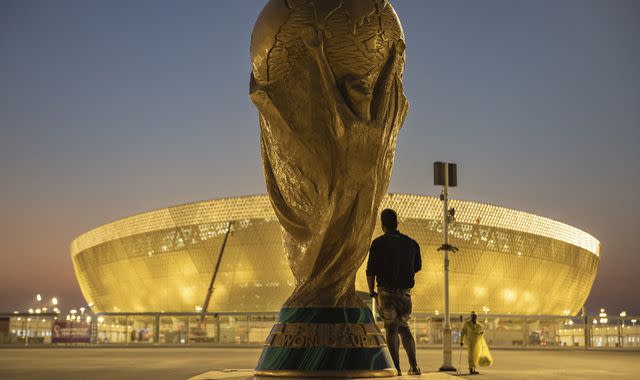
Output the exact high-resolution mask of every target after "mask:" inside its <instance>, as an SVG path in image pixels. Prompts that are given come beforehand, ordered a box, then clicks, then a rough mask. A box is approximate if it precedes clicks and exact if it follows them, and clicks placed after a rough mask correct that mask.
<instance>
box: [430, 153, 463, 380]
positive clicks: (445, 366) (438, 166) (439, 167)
mask: <svg viewBox="0 0 640 380" xmlns="http://www.w3.org/2000/svg"><path fill="white" fill-rule="evenodd" d="M456 172H457V165H456V164H453V163H448V162H434V163H433V182H434V185H441V186H442V193H441V195H440V199H441V200H442V207H443V235H444V236H443V237H444V244H442V246H441V247H440V248H438V251H444V328H443V331H442V366H440V371H456V368H455V367H454V366H453V360H452V353H451V318H450V315H449V252H456V251H457V250H458V249H457V248H456V247H453V246H451V245H450V244H449V222H450V221H451V220H452V219H453V216H454V214H455V210H453V209H451V210H450V209H449V186H451V187H454V186H457V182H458V181H457V176H456Z"/></svg>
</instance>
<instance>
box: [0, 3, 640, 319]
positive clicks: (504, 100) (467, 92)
mask: <svg viewBox="0 0 640 380" xmlns="http://www.w3.org/2000/svg"><path fill="white" fill-rule="evenodd" d="M264 3H265V1H262V0H224V1H223V0H215V1H213V0H210V1H159V0H154V1H86V0H79V1H65V0H60V1H55V2H54V1H24V0H16V1H11V0H9V1H7V0H3V1H1V2H0V178H1V179H2V182H1V183H2V187H1V188H0V210H1V218H0V241H2V247H1V248H0V311H13V310H25V309H26V308H28V307H29V306H30V305H32V304H33V303H34V301H35V294H36V293H41V294H42V295H43V297H45V298H50V297H52V296H57V297H58V298H59V299H60V300H61V303H62V305H63V307H64V308H68V307H71V306H74V307H79V306H82V305H83V304H84V300H83V298H82V295H81V293H80V290H79V287H78V285H77V282H76V279H75V275H74V273H73V267H72V264H71V258H70V254H69V244H70V242H71V241H72V240H73V239H74V238H75V237H77V236H78V235H80V234H82V233H83V232H86V231H87V230H89V229H92V228H94V227H97V226H99V225H102V224H104V223H107V222H110V221H113V220H115V219H119V218H123V217H126V216H129V215H132V214H135V213H138V212H142V211H147V210H151V209H156V208H161V207H166V206H169V205H176V204H181V203H186V202H192V201H197V200H204V199H211V198H219V197H226V196H238V195H245V194H260V193H265V192H266V189H265V185H264V181H263V177H262V168H261V162H260V155H259V140H258V137H259V129H258V121H257V111H256V110H255V108H254V106H253V105H252V104H251V102H250V101H249V98H248V85H249V73H250V70H251V68H250V61H249V40H250V35H251V30H252V27H253V23H254V21H255V19H256V17H257V16H258V14H259V12H260V10H261V9H262V6H263V5H264ZM391 3H392V4H393V5H394V7H395V9H396V11H397V13H398V15H399V17H400V19H401V21H402V24H403V26H404V31H405V34H406V41H407V64H406V72H405V77H404V86H405V92H406V94H407V97H408V98H409V101H410V103H411V109H410V110H409V114H408V116H407V120H406V122H405V124H404V128H403V130H402V131H401V133H400V136H399V139H398V146H397V155H396V162H395V167H394V172H393V177H392V181H391V186H390V189H389V190H390V191H391V192H402V193H417V194H428V195H437V194H438V192H439V189H438V188H436V187H434V186H433V185H432V171H431V170H432V169H431V165H432V162H433V161H439V160H444V161H453V162H457V163H458V165H459V171H460V174H459V176H460V177H459V181H460V186H459V187H458V188H456V189H454V190H453V191H452V197H454V198H458V199H466V200H473V201H479V202H487V203H492V204H497V205H501V206H505V207H510V208H515V209H518V210H525V211H530V212H533V213H535V214H538V215H542V216H545V217H549V218H552V219H556V220H559V221H562V222H565V223H567V224H570V225H572V226H575V227H578V228H580V229H582V230H584V231H587V232H589V233H590V234H592V235H593V236H595V237H596V238H597V239H599V240H600V242H601V244H602V247H601V262H600V267H599V270H598V275H597V279H596V282H595V284H594V287H593V290H592V292H591V296H590V297H589V300H588V301H587V309H588V311H590V312H591V313H594V312H596V309H597V308H600V307H605V308H607V311H608V312H609V313H611V314H617V313H618V312H620V311H621V310H627V311H628V312H630V313H631V312H633V313H640V296H639V295H638V294H640V293H639V291H638V289H640V249H638V247H639V244H640V222H639V221H638V220H639V218H640V43H639V42H638V41H639V40H640V2H638V1H634V0H628V1H624V0H616V1H610V0H599V1H589V0H538V1H528V2H525V1H510V0H504V1H454V0H442V1H427V0H395V1H391Z"/></svg>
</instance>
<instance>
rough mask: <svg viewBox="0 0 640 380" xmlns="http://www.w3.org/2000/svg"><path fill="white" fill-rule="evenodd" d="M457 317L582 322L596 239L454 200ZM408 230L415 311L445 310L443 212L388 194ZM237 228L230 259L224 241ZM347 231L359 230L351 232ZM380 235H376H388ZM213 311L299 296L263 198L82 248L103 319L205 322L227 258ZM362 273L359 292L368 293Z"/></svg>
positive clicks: (129, 227)
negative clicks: (417, 266)
mask: <svg viewBox="0 0 640 380" xmlns="http://www.w3.org/2000/svg"><path fill="white" fill-rule="evenodd" d="M451 206H452V207H455V209H456V213H455V216H456V219H457V220H456V222H455V223H453V225H452V226H451V227H450V234H451V235H450V242H451V244H453V245H455V246H457V247H458V248H459V249H460V251H459V252H458V253H455V254H452V255H451V266H450V269H451V272H450V299H451V311H452V314H457V313H464V314H466V313H468V312H470V311H471V310H476V311H477V312H479V313H481V312H483V311H484V312H485V313H487V312H489V313H491V314H494V315H496V314H498V315H499V314H505V315H506V314H511V315H556V316H558V315H575V314H576V313H578V311H579V310H580V308H581V307H582V305H583V304H584V302H585V300H586V298H587V296H588V295H589V292H590V290H591V286H592V284H593V281H594V279H595V276H596V271H597V268H598V263H599V261H600V257H599V250H600V243H599V242H598V240H596V239H595V238H594V237H593V236H591V235H589V234H587V233H585V232H583V231H581V230H579V229H576V228H574V227H571V226H568V225H566V224H564V223H560V222H557V221H554V220H551V219H548V218H544V217H540V216H536V215H533V214H530V213H526V212H521V211H516V210H512V209H507V208H504V207H498V206H492V205H487V204H481V203H475V202H468V201H456V200H454V201H452V202H451ZM386 207H390V208H393V209H395V210H396V211H397V212H398V216H399V218H400V230H401V231H402V232H405V233H407V234H409V235H411V236H412V237H414V238H415V239H416V240H417V241H418V243H419V244H420V246H421V247H422V258H423V271H422V272H420V273H419V274H418V275H417V276H416V287H415V289H414V296H413V300H414V312H415V313H424V314H432V315H433V314H438V313H439V311H441V310H442V307H443V270H442V269H443V268H442V266H443V254H442V253H441V252H438V251H436V249H437V248H438V247H439V246H440V244H441V242H442V204H441V202H440V201H439V200H438V199H437V198H434V197H428V196H420V195H407V194H389V195H388V196H387V197H385V199H384V201H383V202H382V206H381V209H382V208H386ZM229 227H230V231H231V232H230V234H229V237H228V241H227V244H226V246H225V249H224V250H221V246H222V242H223V240H224V237H225V235H226V233H227V230H228V229H229ZM345 228H349V226H345ZM381 233H382V232H381V230H380V227H379V225H378V226H377V227H376V232H375V233H374V236H373V237H375V236H377V235H379V234H381ZM219 255H222V258H221V260H220V266H219V272H218V275H217V278H216V281H215V283H214V290H213V295H212V297H211V302H210V304H209V308H208V311H209V312H243V313H252V312H276V311H278V310H279V309H280V306H281V304H282V303H283V301H284V300H285V299H286V298H287V297H288V296H289V295H290V294H291V292H292V290H293V288H294V279H293V276H292V274H291V271H290V269H289V266H288V264H287V260H286V258H285V254H284V252H283V249H282V245H281V240H280V226H279V224H278V221H277V219H276V217H275V214H274V212H273V209H272V208H271V205H270V203H269V199H268V197H267V196H265V195H259V196H245V197H237V198H226V199H216V200H210V201H204V202H197V203H190V204H186V205H180V206H174V207H168V208H164V209H160V210H156V211H150V212H145V213H142V214H138V215H134V216H131V217H128V218H125V219H121V220H118V221H115V222H113V223H109V224H106V225H103V226H101V227H98V228H96V229H94V230H91V231H89V232H87V233H85V234H83V235H81V236H79V237H78V238H77V239H75V240H74V241H73V243H72V244H71V257H72V260H73V266H74V268H75V272H76V276H77V278H78V282H79V284H80V288H81V289H82V292H83V294H84V296H85V298H86V300H87V303H88V304H90V305H93V306H92V309H93V311H94V312H98V313H100V312H118V313H129V312H135V313H140V312H166V313H172V312H195V311H197V310H198V308H199V307H202V305H203V303H204V299H205V297H206V293H207V289H208V287H209V283H210V281H211V278H212V275H213V271H214V268H215V267H216V263H217V261H218V259H219ZM366 288H367V287H366V279H365V275H364V267H361V268H360V269H359V270H358V276H357V280H356V289H357V290H360V291H365V290H366Z"/></svg>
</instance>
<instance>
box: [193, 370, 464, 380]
mask: <svg viewBox="0 0 640 380" xmlns="http://www.w3.org/2000/svg"><path fill="white" fill-rule="evenodd" d="M455 377H456V376H455V375H453V374H449V373H445V372H438V371H434V372H423V373H422V374H421V375H403V376H394V377H388V378H384V379H393V380H409V379H414V380H415V379H425V380H452V379H453V378H455ZM224 379H246V380H276V379H285V380H296V379H299V380H314V379H318V380H320V378H312V377H304V378H302V377H300V378H298V377H266V376H254V375H253V370H252V369H224V370H221V371H219V370H218V371H208V372H204V373H202V374H200V375H196V376H194V377H190V378H188V379H187V380H224ZM334 379H340V378H334ZM358 379H364V378H351V379H350V380H358ZM321 380H327V378H322V379H321Z"/></svg>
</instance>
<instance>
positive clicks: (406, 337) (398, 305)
mask: <svg viewBox="0 0 640 380" xmlns="http://www.w3.org/2000/svg"><path fill="white" fill-rule="evenodd" d="M380 219H381V222H382V230H383V231H384V235H382V236H380V237H378V238H376V239H375V240H374V241H373V243H371V249H370V250H369V261H368V262H367V283H368V285H369V295H370V296H371V297H373V298H376V297H377V300H378V305H379V312H380V315H381V316H382V318H383V319H384V328H385V330H386V334H387V345H388V346H389V351H390V352H391V357H392V358H393V363H394V364H395V366H396V369H397V370H398V375H402V372H401V371H400V355H399V350H400V339H399V337H398V335H400V337H401V338H402V346H404V349H405V351H406V352H407V356H408V358H409V365H410V368H409V375H419V374H420V368H418V364H417V362H416V343H415V341H414V339H413V335H411V330H410V329H409V323H408V322H409V319H411V288H413V285H414V275H415V274H416V273H417V272H419V271H420V269H422V259H421V257H420V246H419V245H418V243H417V242H416V241H415V240H413V239H412V238H410V237H409V236H407V235H404V234H402V233H400V231H398V215H397V214H396V212H395V211H393V210H391V209H385V210H383V211H382V214H381V215H380ZM376 279H377V283H378V291H379V292H380V293H379V294H378V293H376V291H375V283H376Z"/></svg>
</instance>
